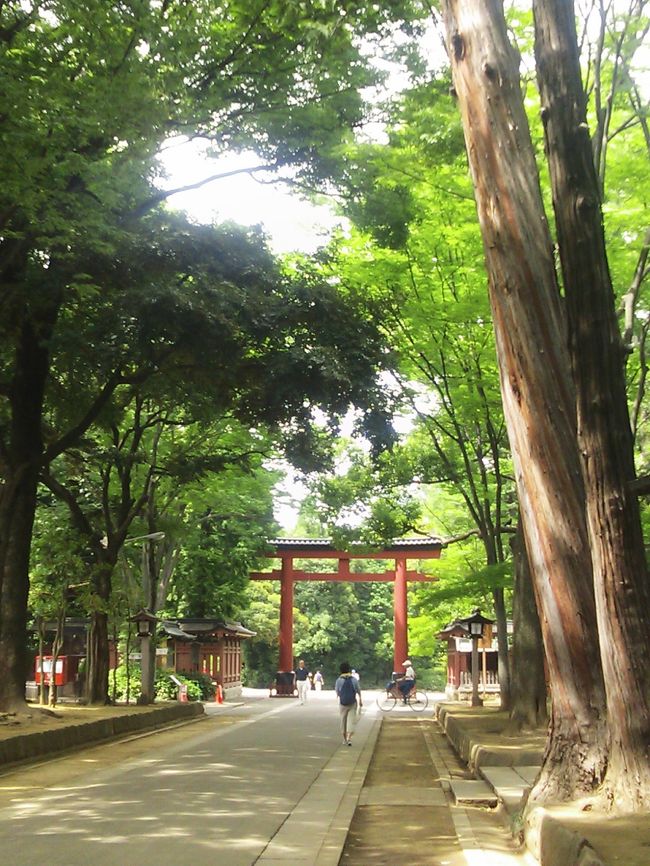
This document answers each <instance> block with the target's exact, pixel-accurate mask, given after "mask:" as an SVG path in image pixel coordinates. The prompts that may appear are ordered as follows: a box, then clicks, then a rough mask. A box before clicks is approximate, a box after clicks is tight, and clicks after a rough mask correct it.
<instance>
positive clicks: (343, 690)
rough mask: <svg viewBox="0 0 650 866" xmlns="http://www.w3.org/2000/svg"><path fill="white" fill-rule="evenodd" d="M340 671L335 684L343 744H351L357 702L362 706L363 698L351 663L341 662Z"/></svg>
mask: <svg viewBox="0 0 650 866" xmlns="http://www.w3.org/2000/svg"><path fill="white" fill-rule="evenodd" d="M340 671H341V675H340V676H339V678H338V679H337V681H336V683H335V684H334V688H335V690H336V696H337V698H338V699H339V711H340V714H341V733H342V734H343V745H345V746H351V745H352V742H351V740H352V734H353V733H354V720H355V716H356V710H357V703H358V705H359V707H362V706H363V701H362V700H361V689H360V688H359V681H358V680H357V679H356V678H355V677H353V676H352V674H351V673H350V665H349V664H348V662H342V663H341V667H340Z"/></svg>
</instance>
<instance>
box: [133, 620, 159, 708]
mask: <svg viewBox="0 0 650 866" xmlns="http://www.w3.org/2000/svg"><path fill="white" fill-rule="evenodd" d="M130 621H131V622H134V623H135V625H136V630H137V634H138V637H139V638H140V670H141V682H140V697H139V698H138V701H137V702H138V704H143V705H146V704H152V703H153V701H154V695H153V691H152V688H151V652H150V647H149V642H150V641H151V638H152V637H153V635H154V632H155V630H156V623H157V622H158V617H156V616H154V614H152V613H151V611H149V610H147V609H146V608H141V609H140V610H139V611H138V612H137V613H135V614H134V615H133V616H132V617H131V619H130Z"/></svg>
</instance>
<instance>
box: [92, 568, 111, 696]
mask: <svg viewBox="0 0 650 866" xmlns="http://www.w3.org/2000/svg"><path fill="white" fill-rule="evenodd" d="M112 571H113V565H110V564H108V563H106V562H103V563H101V564H100V565H98V566H97V570H96V572H95V574H94V576H93V589H94V592H95V597H96V602H97V608H96V610H94V611H93V613H92V616H91V620H90V632H89V634H88V647H87V651H88V670H87V680H86V696H87V699H88V703H89V704H107V703H108V702H109V696H108V670H109V666H110V665H109V648H108V606H109V601H110V597H111V588H112V580H111V577H112Z"/></svg>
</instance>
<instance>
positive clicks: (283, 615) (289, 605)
mask: <svg viewBox="0 0 650 866" xmlns="http://www.w3.org/2000/svg"><path fill="white" fill-rule="evenodd" d="M269 545H270V546H271V547H273V548H274V550H273V552H272V553H267V554H266V555H267V556H268V557H272V558H274V559H280V560H281V561H282V565H281V568H280V570H279V571H278V570H277V569H276V570H273V571H271V572H264V571H256V572H252V573H251V575H250V578H251V580H279V581H280V662H279V665H278V673H288V672H290V671H292V670H293V584H294V582H295V581H296V580H325V581H350V582H357V581H358V582H368V581H378V582H382V583H389V582H392V583H393V585H394V589H393V614H394V626H395V646H394V651H393V670H394V671H401V669H402V662H403V661H404V659H406V658H408V623H407V608H406V584H407V581H429V582H430V581H434V580H436V578H434V577H431V576H429V575H426V574H423V573H422V572H418V571H408V570H407V567H406V565H407V560H408V559H439V558H440V552H441V550H442V548H443V543H442V542H441V541H440V539H438V538H432V537H430V536H427V537H424V538H422V537H421V538H400V539H397V540H395V541H393V542H392V543H391V544H389V545H388V546H387V547H385V548H384V549H383V550H379V551H376V552H374V553H366V552H361V551H359V552H358V553H355V552H350V551H341V550H336V548H334V547H332V545H331V543H330V541H329V540H328V539H326V538H274V539H272V540H271V541H269ZM295 559H336V560H338V569H337V571H332V572H309V571H302V570H299V569H295V568H294V567H293V563H294V560H295ZM351 559H393V560H394V561H395V570H394V571H382V572H374V573H373V572H364V573H358V572H351V571H350V560H351ZM279 680H280V677H278V685H280V682H279ZM278 693H281V690H280V689H278Z"/></svg>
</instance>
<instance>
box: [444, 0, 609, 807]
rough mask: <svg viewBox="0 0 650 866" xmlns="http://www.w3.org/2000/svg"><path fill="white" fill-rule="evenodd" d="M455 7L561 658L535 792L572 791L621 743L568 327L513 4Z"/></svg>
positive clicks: (456, 47) (475, 173)
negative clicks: (511, 35)
mask: <svg viewBox="0 0 650 866" xmlns="http://www.w3.org/2000/svg"><path fill="white" fill-rule="evenodd" d="M443 10H444V20H445V27H446V32H447V43H448V50H449V55H450V59H451V64H452V71H453V79H454V87H455V92H456V94H457V96H458V102H459V107H460V111H461V115H462V118H463V128H464V132H465V140H466V146H467V153H468V157H469V164H470V169H471V172H472V177H473V182H474V188H475V195H476V202H477V208H478V215H479V221H480V225H481V232H482V235H483V246H484V253H485V259H486V263H487V269H488V275H489V290H490V300H491V305H492V317H493V323H494V329H495V335H496V342H497V357H498V360H499V371H500V381H501V392H502V397H503V404H504V411H505V417H506V423H507V426H508V433H509V437H510V444H511V448H512V452H513V460H514V464H515V475H516V480H517V489H518V494H519V502H520V507H521V513H522V520H523V523H524V530H525V536H526V542H527V545H528V554H529V558H530V563H531V568H532V572H533V575H534V579H535V585H536V592H537V600H538V605H539V608H540V615H541V619H542V627H543V633H544V645H545V648H546V655H547V662H548V668H549V683H550V693H551V701H552V709H551V727H550V734H549V740H548V745H547V749H546V754H545V758H544V765H543V769H542V775H541V777H540V780H539V781H538V783H537V786H536V789H535V792H534V793H535V794H536V795H537V796H538V797H541V796H546V797H551V798H552V797H558V798H562V799H564V798H567V797H569V798H571V797H574V796H578V795H580V794H584V793H585V792H592V791H593V790H594V788H595V787H596V786H597V785H599V784H600V783H601V782H602V780H603V778H604V776H605V771H606V768H607V759H608V748H607V746H608V744H607V731H606V727H605V720H606V706H605V692H604V684H603V677H602V668H601V662H600V653H599V650H598V647H597V645H596V643H595V641H594V640H593V625H594V623H595V618H596V611H595V599H594V593H593V580H592V564H591V552H590V549H589V540H588V535H587V526H586V520H585V512H584V500H585V496H584V485H583V481H582V475H581V468H580V461H579V454H578V447H577V438H576V424H575V394H574V386H573V381H572V379H571V375H570V365H569V358H568V351H567V349H566V346H565V333H566V325H565V321H564V315H563V311H562V308H561V302H560V293H559V290H558V284H557V280H556V274H555V268H554V262H553V257H552V240H551V236H550V232H549V229H548V225H547V222H546V219H545V215H544V207H543V202H542V196H541V191H540V186H539V179H538V178H539V175H538V170H537V166H536V163H535V159H534V151H533V147H532V142H531V139H530V133H529V128H528V122H527V119H526V115H525V111H524V106H523V98H522V94H521V89H520V78H519V68H518V62H519V57H518V54H517V53H516V52H515V51H514V49H513V48H512V46H511V44H510V43H509V41H508V38H507V28H506V22H505V19H504V16H503V7H502V4H501V3H500V2H499V0H445V2H444V3H443Z"/></svg>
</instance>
